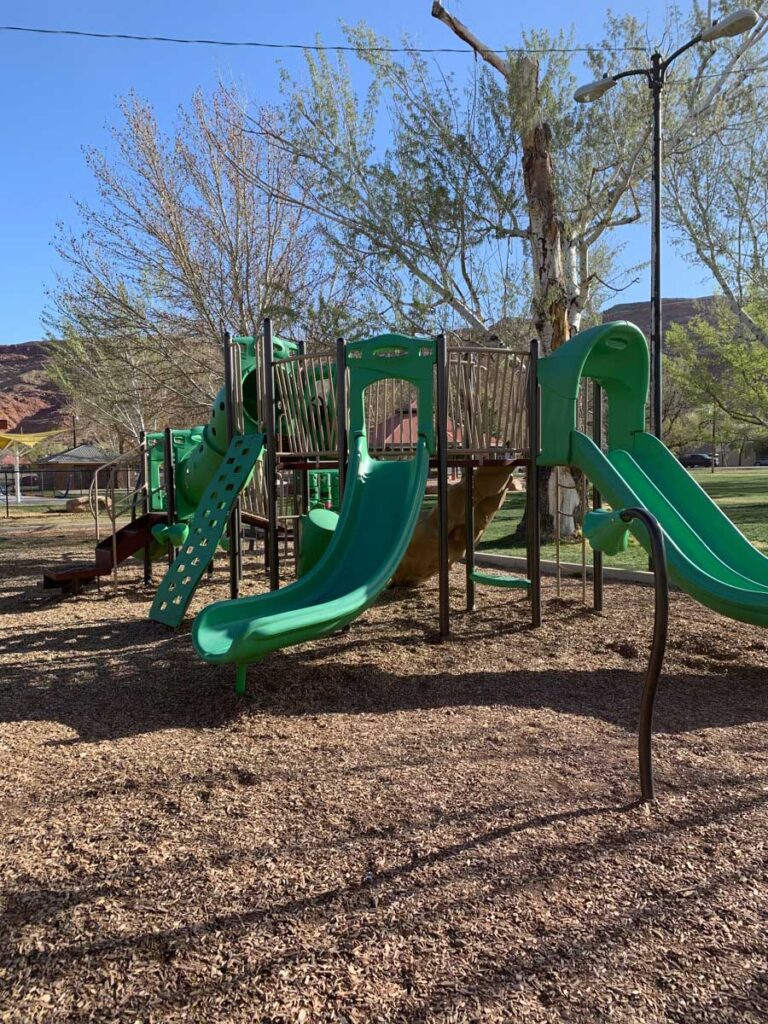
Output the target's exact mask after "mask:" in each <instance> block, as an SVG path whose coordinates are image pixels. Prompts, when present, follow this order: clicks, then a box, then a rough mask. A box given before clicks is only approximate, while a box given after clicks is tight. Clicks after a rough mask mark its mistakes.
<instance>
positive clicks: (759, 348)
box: [667, 299, 768, 455]
mask: <svg viewBox="0 0 768 1024" xmlns="http://www.w3.org/2000/svg"><path fill="white" fill-rule="evenodd" d="M744 310H745V313H746V314H747V316H748V317H749V320H750V321H752V322H754V323H755V324H757V325H758V326H759V327H760V329H765V328H768V317H767V316H766V310H765V307H764V304H763V303H762V302H758V303H747V304H746V305H745V307H744ZM667 344H668V351H669V358H668V361H667V373H668V379H669V380H670V381H671V382H672V384H673V388H674V390H673V394H678V395H680V396H682V400H683V401H684V402H686V403H687V410H686V413H685V415H683V416H680V417H679V420H678V422H677V423H675V424H674V427H673V431H674V432H673V435H672V439H673V443H675V444H676V445H677V446H678V447H685V446H686V445H691V444H695V443H698V444H701V443H704V442H706V441H710V440H711V441H713V442H714V443H721V444H723V443H733V444H738V445H739V447H740V450H741V452H742V455H743V452H744V449H745V447H746V445H747V443H748V440H749V438H751V437H754V436H756V435H758V434H762V433H763V432H764V431H765V429H766V428H768V349H767V348H766V346H765V345H763V344H762V342H761V341H759V340H757V339H756V338H755V337H754V335H753V332H752V330H751V329H750V328H746V327H745V326H744V322H743V319H742V317H741V316H740V315H739V312H738V311H734V310H733V309H732V307H731V304H730V302H728V301H727V300H725V299H723V300H722V301H720V302H719V303H717V304H716V306H715V307H714V310H713V311H712V313H711V314H710V315H709V316H708V317H707V318H704V317H703V316H699V317H696V318H695V319H694V320H692V321H691V322H690V323H689V324H687V325H685V326H683V325H680V324H674V325H672V326H671V327H670V329H669V331H668V332H667Z"/></svg>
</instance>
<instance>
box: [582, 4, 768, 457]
mask: <svg viewBox="0 0 768 1024" xmlns="http://www.w3.org/2000/svg"><path fill="white" fill-rule="evenodd" d="M758 21H759V18H758V15H757V13H756V12H755V11H753V10H752V9H751V8H749V7H742V8H740V9H739V10H738V11H734V12H733V13H732V14H729V15H727V17H725V18H721V19H720V21H715V22H713V23H712V24H711V25H708V26H707V27H706V28H705V29H702V31H701V32H699V33H697V34H696V35H695V36H694V37H693V39H689V41H688V42H687V43H685V45H684V46H681V47H680V48H679V49H677V50H675V52H674V53H673V54H671V55H670V56H669V57H666V58H664V57H662V55H661V54H660V53H659V51H658V50H656V51H655V52H654V53H653V54H652V55H651V62H650V65H649V66H648V67H645V68H633V69H632V70H631V71H619V72H618V74H615V75H604V76H603V77H602V78H598V79H597V80H596V81H594V82H590V83H589V84H588V85H582V86H580V87H579V88H578V89H577V90H576V92H575V93H574V94H573V98H574V99H575V100H576V102H577V103H592V102H594V101H595V100H598V99H600V97H601V96H604V95H605V93H607V92H608V90H609V89H612V88H613V87H614V85H616V83H617V82H618V81H620V80H621V79H622V78H631V77H633V76H637V75H643V76H645V78H646V79H647V80H648V88H649V89H650V90H651V96H652V100H653V122H652V148H653V156H652V172H651V173H652V178H651V182H652V186H653V188H652V200H651V425H652V428H653V432H654V434H655V435H656V437H658V438H660V437H661V419H662V398H663V394H662V376H661V357H662V351H663V338H662V332H661V91H662V89H663V88H664V82H665V79H666V74H667V69H668V68H669V66H670V64H671V63H672V62H673V61H675V60H677V58H678V57H679V56H680V55H681V54H682V53H685V51H686V50H690V48H691V47H692V46H696V45H697V44H698V43H712V42H714V41H715V40H716V39H725V38H726V37H727V36H738V35H742V33H744V32H749V31H750V29H753V28H754V27H755V25H756V24H757V22H758Z"/></svg>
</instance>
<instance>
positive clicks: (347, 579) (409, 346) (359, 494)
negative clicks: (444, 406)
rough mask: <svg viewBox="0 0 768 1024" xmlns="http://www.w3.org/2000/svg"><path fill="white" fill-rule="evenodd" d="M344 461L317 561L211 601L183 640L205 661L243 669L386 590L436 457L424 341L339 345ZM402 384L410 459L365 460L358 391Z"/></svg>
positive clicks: (241, 680)
mask: <svg viewBox="0 0 768 1024" xmlns="http://www.w3.org/2000/svg"><path fill="white" fill-rule="evenodd" d="M346 357H347V367H348V370H349V410H350V429H349V436H350V457H349V465H348V470H347V479H346V486H345V490H344V498H343V502H342V507H341V511H340V514H339V521H338V524H337V526H336V529H335V531H334V534H333V538H332V540H331V542H330V544H329V545H328V548H327V549H326V551H325V553H324V555H323V557H322V558H321V559H320V560H319V561H318V562H317V563H316V564H315V565H314V567H313V568H312V569H310V571H309V572H308V573H307V574H306V575H305V576H302V577H301V579H299V580H297V581H296V582H295V583H292V584H290V585H289V586H287V587H285V588H284V589H282V590H276V591H273V592H272V593H268V594H259V595H258V596H256V597H250V598H241V599H240V600H238V601H219V602H217V603H215V604H212V605H210V606H209V607H208V608H204V609H203V611H201V612H200V613H199V614H198V616H197V618H196V619H195V621H194V624H193V627H192V640H193V643H194V646H195V649H196V651H197V653H198V654H199V655H200V657H201V658H204V659H205V660H206V661H209V662H214V663H231V664H234V665H236V666H237V682H236V688H237V691H238V693H243V692H244V690H245V671H246V666H247V665H248V664H249V663H250V662H253V661H258V660H260V659H261V658H263V657H264V656H265V655H266V654H268V653H269V652H270V651H275V650H278V649H279V648H281V647H288V646H291V645H293V644H298V643H303V642H304V641H306V640H314V639H317V638H319V637H323V636H327V635H329V634H330V633H333V632H335V631H336V630H338V629H340V628H341V627H342V626H344V625H346V624H347V623H348V622H351V621H352V619H354V618H356V617H357V616H358V615H360V614H361V613H362V612H364V611H365V610H366V608H369V607H370V605H372V604H373V603H374V601H375V600H376V598H377V597H378V596H379V594H380V593H381V591H382V590H383V589H384V587H386V585H387V583H388V582H389V580H390V579H391V577H392V575H393V573H394V571H395V569H396V568H397V566H398V565H399V563H400V561H401V559H402V557H403V555H404V554H405V550H406V548H407V547H408V544H409V542H410V539H411V535H412V534H413V530H414V528H415V526H416V522H417V520H418V517H419V513H420V511H421V505H422V501H423V498H424V491H425V488H426V482H427V475H428V473H429V458H430V455H431V454H432V453H433V452H434V450H435V434H434V426H433V422H432V419H433V416H432V410H433V399H432V388H433V375H434V365H435V344H434V342H433V341H432V340H431V339H418V338H406V337H404V336H402V335H392V334H389V335H382V336H380V337H377V338H373V339H370V340H367V341H361V342H354V343H352V344H350V345H348V346H347V354H346ZM389 378H395V379H401V380H406V381H409V382H410V383H412V384H413V385H415V387H416V389H417V392H418V416H419V438H418V442H417V446H416V452H415V454H414V456H413V457H412V458H409V459H405V460H400V461H383V460H381V461H380V460H377V459H372V458H371V457H370V455H369V454H368V446H367V442H366V427H365V399H364V395H365V389H366V388H367V387H368V386H369V385H370V384H372V383H374V382H375V381H377V380H382V379H389Z"/></svg>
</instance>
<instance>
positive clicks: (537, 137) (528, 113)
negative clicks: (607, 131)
mask: <svg viewBox="0 0 768 1024" xmlns="http://www.w3.org/2000/svg"><path fill="white" fill-rule="evenodd" d="M432 17H433V18H437V19H438V21H442V22H443V24H444V25H447V26H448V28H449V29H450V30H451V31H452V32H453V33H454V34H455V35H457V36H458V37H459V39H461V40H462V41H463V42H465V43H466V44H467V45H468V46H470V47H471V48H472V49H473V50H474V51H475V53H476V54H477V55H478V56H479V57H482V59H483V60H484V61H486V62H487V63H488V64H490V65H491V67H493V68H495V70H496V71H498V72H499V74H500V75H503V76H504V78H505V79H506V80H507V82H508V83H509V84H510V86H511V87H512V88H515V89H517V90H519V93H520V95H521V97H522V99H523V110H524V116H523V125H524V128H523V131H522V138H521V142H522V147H523V181H524V186H525V194H526V200H527V206H528V239H529V242H530V246H531V258H532V262H533V267H532V270H533V282H534V294H533V297H532V301H531V314H532V318H533V324H534V328H535V330H536V333H537V335H538V338H539V341H540V343H541V347H542V352H543V354H544V355H546V354H547V353H549V352H551V351H553V350H554V349H556V348H558V346H560V345H562V344H563V343H564V342H566V341H567V340H568V338H569V337H570V325H569V313H572V311H573V308H574V304H576V303H578V301H579V299H578V297H577V296H576V295H575V294H574V286H575V282H574V281H573V280H571V278H572V276H573V274H572V273H570V274H569V273H568V272H567V268H566V263H568V262H569V261H571V258H572V254H570V252H569V250H568V239H567V238H566V232H565V230H564V228H563V224H562V221H561V219H560V217H559V216H558V212H557V194H556V190H555V174H554V167H553V163H552V130H551V128H550V126H549V125H548V124H547V123H546V122H545V121H542V120H541V118H540V110H539V104H538V90H539V64H538V61H536V60H534V59H533V58H532V57H530V56H528V55H527V54H521V55H520V56H519V57H518V58H517V59H516V60H515V62H514V63H513V64H511V63H509V62H508V61H506V60H503V59H502V58H501V57H500V56H499V54H497V53H496V52H495V51H494V50H492V49H491V48H490V47H488V46H486V45H485V44H484V43H482V42H481V41H480V40H479V39H478V38H477V36H475V35H474V33H473V32H472V31H471V30H470V29H469V28H467V26H466V25H464V24H463V23H462V22H461V21H459V19H458V18H456V17H454V15H452V14H450V13H449V12H448V11H447V10H446V9H445V8H444V7H443V5H442V4H441V3H440V2H439V0H434V3H433V4H432ZM571 269H572V268H571ZM541 475H542V477H543V478H544V489H543V493H542V495H541V499H542V500H541V513H542V537H543V539H545V540H547V539H551V536H552V526H553V521H554V520H553V515H554V510H553V509H552V508H551V507H550V502H549V488H548V487H547V486H546V481H547V480H548V477H549V473H548V472H545V473H542V474H541ZM525 534H526V523H525V517H523V520H522V521H521V523H520V526H519V527H518V530H517V532H516V533H515V535H514V542H515V543H520V544H522V543H524V541H525Z"/></svg>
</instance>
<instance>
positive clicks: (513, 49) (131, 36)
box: [0, 25, 645, 54]
mask: <svg viewBox="0 0 768 1024" xmlns="http://www.w3.org/2000/svg"><path fill="white" fill-rule="evenodd" d="M0 32H20V33H29V34H32V35H43V36H71V37H75V38H81V39H101V40H118V41H119V40H123V41H128V42H135V43H174V44H180V45H183V46H234V47H250V48H254V49H262V50H317V51H324V50H331V51H334V50H335V51H342V52H346V53H360V52H370V53H468V54H472V53H473V52H474V51H473V50H472V49H471V48H469V47H466V46H461V47H460V46H367V45H359V46H357V45H355V44H351V43H327V44H326V43H268V42H264V41H262V40H253V39H206V38H200V39H197V38H187V37H183V36H159V35H139V34H136V33H132V32H90V31H85V30H83V29H74V28H40V27H38V26H31V25H0ZM597 49H600V50H601V51H607V52H609V53H623V52H640V53H643V52H645V47H643V46H613V47H612V46H604V45H602V44H600V45H599V46H597V45H596V46H542V47H529V46H505V47H502V48H500V49H490V48H486V47H484V48H483V52H485V53H498V54H504V53H533V54H535V53H542V54H543V53H593V52H594V51H595V50H597Z"/></svg>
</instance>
